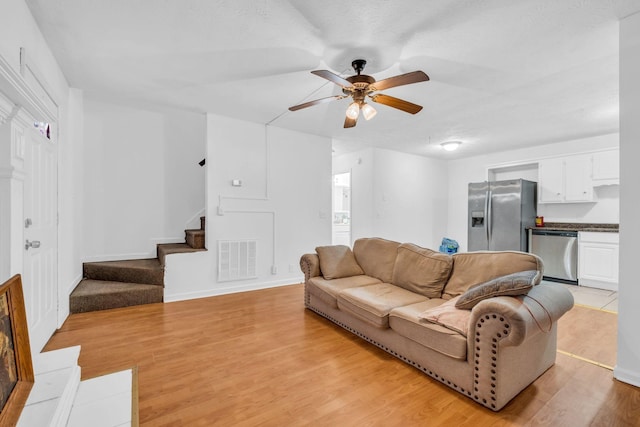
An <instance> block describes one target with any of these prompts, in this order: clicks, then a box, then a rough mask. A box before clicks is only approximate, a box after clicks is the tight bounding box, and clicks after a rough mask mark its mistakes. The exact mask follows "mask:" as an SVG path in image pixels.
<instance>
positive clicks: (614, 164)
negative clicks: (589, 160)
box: [592, 149, 620, 187]
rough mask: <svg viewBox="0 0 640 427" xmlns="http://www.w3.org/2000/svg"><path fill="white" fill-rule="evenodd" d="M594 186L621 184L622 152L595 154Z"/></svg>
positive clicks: (607, 151) (599, 152)
mask: <svg viewBox="0 0 640 427" xmlns="http://www.w3.org/2000/svg"><path fill="white" fill-rule="evenodd" d="M592 180H593V186H594V187H597V186H601V185H617V184H620V150H619V149H614V150H606V151H598V152H596V153H593V177H592Z"/></svg>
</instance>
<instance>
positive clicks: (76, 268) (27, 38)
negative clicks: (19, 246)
mask: <svg viewBox="0 0 640 427" xmlns="http://www.w3.org/2000/svg"><path fill="white" fill-rule="evenodd" d="M0 12H1V13H0V60H2V61H3V62H5V63H6V64H8V65H9V67H11V68H12V69H13V70H14V72H15V74H16V75H19V73H20V48H21V47H22V48H25V52H26V54H27V57H28V59H29V64H30V66H31V67H32V68H34V69H35V70H36V71H37V72H38V77H39V78H41V79H42V83H43V85H44V86H45V87H46V90H47V91H48V92H49V94H50V96H51V97H52V98H53V99H54V101H55V102H56V103H57V105H58V127H57V128H58V132H59V133H58V138H57V141H58V159H59V166H58V176H59V178H58V198H57V202H58V211H59V224H60V225H59V239H58V246H59V251H58V252H59V255H58V302H59V304H58V326H59V325H61V324H62V321H63V320H64V319H65V318H66V317H67V315H68V302H69V301H68V300H69V293H70V292H71V290H72V289H73V287H74V286H75V285H76V284H77V282H78V280H79V278H80V271H81V259H80V243H79V242H80V239H81V236H82V230H81V228H80V227H79V224H80V223H81V219H80V218H81V216H82V215H81V206H82V194H81V192H80V191H79V189H80V188H81V186H82V178H81V176H82V174H81V171H82V168H81V166H79V165H78V163H79V161H78V160H79V155H80V153H82V135H81V132H80V129H81V127H82V94H81V93H80V92H79V91H71V92H70V89H69V87H68V84H67V82H66V79H65V77H64V75H63V73H62V70H61V69H60V67H59V66H58V63H57V62H56V60H55V58H54V56H53V54H52V52H51V50H50V49H49V46H48V45H47V42H46V41H45V39H44V37H43V36H42V34H41V33H40V30H39V28H38V26H37V24H36V22H35V20H34V19H33V17H32V16H31V12H30V11H29V8H28V7H27V5H26V4H25V2H24V1H23V0H3V1H2V6H1V11H0ZM36 119H42V118H36ZM3 143H4V141H3ZM20 209H21V207H20ZM19 229H20V230H22V227H20V228H19ZM20 240H21V241H24V239H20ZM20 271H22V266H20V270H19V271H14V272H20ZM5 279H6V277H0V280H5Z"/></svg>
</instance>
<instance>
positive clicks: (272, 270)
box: [271, 265, 278, 274]
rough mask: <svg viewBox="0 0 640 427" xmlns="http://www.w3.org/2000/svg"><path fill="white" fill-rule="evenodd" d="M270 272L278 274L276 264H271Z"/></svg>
mask: <svg viewBox="0 0 640 427" xmlns="http://www.w3.org/2000/svg"><path fill="white" fill-rule="evenodd" d="M271 274H278V266H276V265H272V266H271Z"/></svg>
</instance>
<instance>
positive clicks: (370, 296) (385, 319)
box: [338, 283, 427, 328]
mask: <svg viewBox="0 0 640 427" xmlns="http://www.w3.org/2000/svg"><path fill="white" fill-rule="evenodd" d="M426 299H427V298H426V297H424V296H422V295H419V294H416V293H414V292H410V291H407V290H406V289H402V288H400V287H398V286H394V285H392V284H390V283H379V284H376V285H368V286H361V287H357V288H349V289H345V290H343V291H341V292H340V293H339V294H338V308H339V309H340V310H343V311H345V312H347V313H350V314H351V315H353V316H356V317H358V318H360V319H362V320H364V321H366V322H368V323H370V324H372V325H374V326H377V327H379V328H388V327H389V312H390V311H391V310H393V309H394V308H396V307H402V306H403V305H409V304H415V303H417V302H420V301H426Z"/></svg>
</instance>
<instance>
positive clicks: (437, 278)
mask: <svg viewBox="0 0 640 427" xmlns="http://www.w3.org/2000/svg"><path fill="white" fill-rule="evenodd" d="M452 267H453V257H451V255H446V254H442V253H440V252H436V251H432V250H431V249H426V248H421V247H420V246H417V245H414V244H412V243H403V244H402V245H400V246H399V247H398V256H397V258H396V263H395V266H394V268H393V277H392V279H391V283H393V284H394V285H396V286H400V287H402V288H404V289H406V290H409V291H412V292H416V293H418V294H420V295H424V296H426V297H428V298H440V296H441V295H442V289H443V288H444V286H445V285H446V284H447V279H449V275H450V274H451V269H452Z"/></svg>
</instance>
